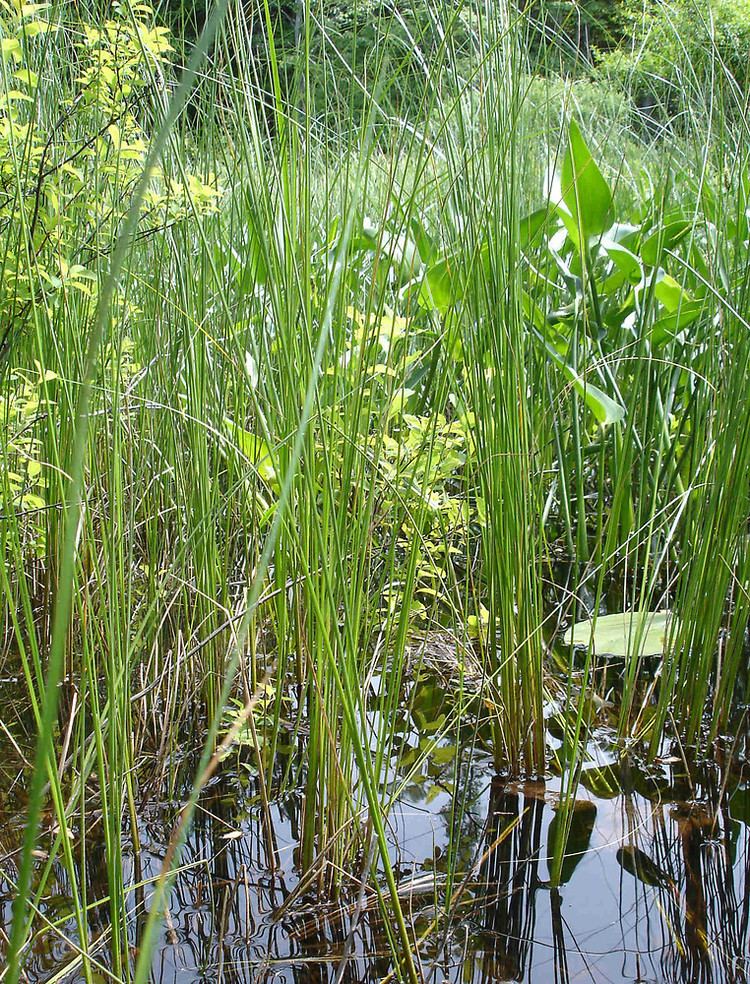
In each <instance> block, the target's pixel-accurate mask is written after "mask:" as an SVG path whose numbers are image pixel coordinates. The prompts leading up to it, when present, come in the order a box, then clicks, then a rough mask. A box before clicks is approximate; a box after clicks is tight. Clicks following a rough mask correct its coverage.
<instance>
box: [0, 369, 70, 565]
mask: <svg viewBox="0 0 750 984" xmlns="http://www.w3.org/2000/svg"><path fill="white" fill-rule="evenodd" d="M56 380H57V376H56V374H55V373H54V372H52V371H51V370H49V369H48V370H44V369H42V367H41V366H40V365H39V364H38V363H37V365H36V367H35V369H34V370H22V369H16V370H14V371H13V372H11V373H10V379H9V385H8V386H7V388H6V394H5V395H0V422H1V423H2V428H3V434H4V440H3V443H2V453H3V458H2V464H3V474H4V484H5V489H4V500H5V502H6V503H12V504H13V506H14V508H15V509H16V512H17V515H18V516H19V517H20V519H21V522H20V523H19V529H20V530H21V533H22V535H23V536H24V538H25V539H26V540H27V542H28V544H29V546H30V549H31V552H32V553H33V554H34V555H36V556H37V557H42V556H44V553H45V549H46V544H45V530H46V523H45V518H44V510H45V508H46V505H47V502H46V499H45V494H46V490H47V487H48V483H49V468H48V466H47V465H45V463H44V461H43V455H42V445H41V441H40V439H39V437H38V436H37V434H38V428H37V424H38V422H39V420H40V419H43V418H44V417H45V416H46V415H47V414H48V413H49V412H50V408H51V407H52V406H53V405H54V401H53V399H52V396H51V395H50V394H51V392H52V388H53V387H54V386H55V384H56Z"/></svg>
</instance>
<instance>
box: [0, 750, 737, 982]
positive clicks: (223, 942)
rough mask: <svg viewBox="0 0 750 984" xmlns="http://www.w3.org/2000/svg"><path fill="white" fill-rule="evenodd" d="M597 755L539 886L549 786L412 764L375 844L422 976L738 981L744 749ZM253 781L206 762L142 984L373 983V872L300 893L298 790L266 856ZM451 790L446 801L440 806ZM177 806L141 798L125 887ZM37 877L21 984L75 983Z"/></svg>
mask: <svg viewBox="0 0 750 984" xmlns="http://www.w3.org/2000/svg"><path fill="white" fill-rule="evenodd" d="M411 737H413V736H411ZM606 745H607V736H606V735H602V734H601V733H600V734H599V735H598V736H597V744H596V747H593V746H592V749H591V755H590V758H592V759H593V758H594V756H596V758H597V759H598V763H597V761H593V762H590V763H589V765H588V766H587V767H586V768H584V770H583V773H582V778H581V786H580V789H579V794H578V798H577V801H576V805H575V808H574V810H573V815H572V823H571V829H570V833H569V835H568V839H567V848H566V854H565V858H564V861H563V864H562V867H561V869H560V884H559V885H558V886H554V885H553V884H552V883H551V881H550V878H551V864H552V859H551V857H549V856H548V855H549V854H550V852H551V850H552V847H551V845H552V844H553V843H554V840H555V833H556V831H555V827H556V824H557V823H558V822H559V814H558V812H557V809H556V808H557V805H558V803H559V793H560V779H559V778H554V779H552V780H549V781H547V782H546V783H545V782H507V781H505V780H503V779H501V778H500V777H498V776H492V768H491V764H490V758H489V756H488V754H487V753H486V752H484V751H482V750H477V751H475V753H474V754H473V755H469V754H466V755H465V756H464V755H461V756H459V761H460V763H461V765H460V774H459V775H456V774H455V772H454V764H453V762H450V763H447V764H444V765H440V766H435V765H431V766H430V767H429V768H428V769H427V770H426V771H427V773H428V775H429V778H428V779H427V780H425V781H423V782H421V783H419V784H411V785H407V786H406V787H405V789H404V791H403V793H402V794H401V796H400V797H399V799H398V801H397V802H396V804H395V806H394V808H393V810H392V812H391V814H390V818H389V828H388V830H389V841H390V845H391V852H392V860H393V864H394V870H395V871H396V873H397V876H398V885H399V895H400V897H401V899H402V905H403V908H404V911H405V913H406V914H407V918H408V919H409V922H410V924H411V926H412V929H413V932H414V937H415V940H418V941H419V943H418V944H417V945H416V950H417V951H418V953H419V958H420V963H421V967H422V972H423V975H424V979H425V980H428V981H436V982H437V981H455V982H459V981H462V982H466V981H475V982H477V984H478V982H485V981H487V982H489V981H555V982H565V981H573V980H581V981H585V980H589V981H602V982H605V981H629V982H661V981H665V982H683V981H691V982H692V981H696V982H706V984H708V982H711V984H714V982H716V984H719V982H724V981H726V982H733V984H734V982H745V981H747V980H750V958H749V957H748V954H750V892H749V886H750V776H749V775H748V770H747V769H746V768H745V767H744V765H743V763H744V762H745V761H746V758H747V748H746V747H745V748H735V749H734V753H735V754H734V758H733V759H732V761H731V762H729V761H728V762H722V763H721V765H720V764H719V756H718V755H717V759H716V760H715V761H707V762H706V761H704V762H700V763H696V764H691V766H690V768H689V769H687V768H686V765H685V762H684V759H683V757H682V756H681V755H679V754H671V753H672V752H673V751H674V750H673V749H669V748H665V754H664V755H663V756H662V757H661V758H658V759H657V760H656V762H655V763H654V764H651V765H649V766H646V765H643V764H642V763H640V762H638V761H636V760H635V759H633V758H631V759H629V760H628V761H627V764H623V762H620V763H618V762H617V761H616V760H614V761H613V760H612V757H611V756H610V757H609V758H607V756H606V753H602V749H603V748H605V747H606ZM438 758H439V757H438ZM6 761H7V760H6ZM227 764H228V763H227ZM254 786H255V780H254V779H253V778H252V776H251V777H250V778H248V776H247V775H245V774H244V770H243V769H242V768H240V769H234V768H231V769H230V768H226V767H225V769H224V770H223V771H222V773H221V774H220V775H219V776H218V777H216V778H215V779H214V780H213V782H212V783H211V784H210V785H209V786H208V787H207V788H206V790H205V792H204V795H203V797H202V800H201V803H200V808H199V811H198V813H197V814H196V820H195V823H194V825H193V828H192V830H191V833H190V836H189V839H188V842H187V844H186V847H185V850H184V852H183V856H182V867H181V870H180V873H179V876H178V879H177V882H176V884H175V887H174V891H173V892H172V895H171V899H170V903H169V913H168V916H167V919H166V921H165V926H164V930H163V933H162V936H161V939H160V941H159V945H158V948H157V950H156V951H155V954H154V958H153V965H152V967H153V969H152V979H153V980H155V981H158V982H163V984H172V982H175V984H176V982H193V981H195V982H198V981H219V980H221V981H228V982H245V981H248V982H249V981H275V982H287V981H289V982H292V981H294V982H323V981H330V982H334V981H336V982H338V981H339V980H342V981H366V980H367V981H370V980H371V981H376V980H383V979H391V975H393V974H394V972H395V968H394V965H393V961H392V957H391V955H390V952H389V947H388V932H387V931H388V927H386V926H385V925H384V923H383V918H382V915H381V910H380V908H379V906H378V901H377V894H376V880H372V881H371V884H370V885H368V887H367V890H366V891H365V892H364V893H362V892H360V891H359V886H358V881H359V872H355V873H353V875H352V879H351V881H352V884H353V888H352V889H351V890H346V889H345V891H344V892H343V893H342V896H341V897H340V898H339V899H338V901H336V902H335V903H334V902H327V901H326V900H325V899H321V898H320V897H319V896H318V895H316V894H315V893H314V892H309V893H308V892H306V891H305V886H304V885H300V882H299V876H298V866H297V861H298V850H299V842H300V824H301V810H302V808H303V795H302V792H301V790H292V791H291V792H287V793H286V794H284V795H281V796H279V797H277V799H276V800H275V802H274V803H273V805H272V819H273V825H272V826H273V832H272V839H273V849H272V854H273V857H271V856H269V851H271V847H270V845H269V838H268V833H267V832H265V833H264V828H263V823H262V815H261V812H260V808H259V805H258V798H257V795H256V790H255V789H254ZM454 790H463V791H464V793H463V798H464V801H465V806H464V808H463V810H461V811H460V812H459V813H458V814H457V813H456V811H455V809H454V806H455V804H454V801H453V798H454ZM13 795H20V794H17V793H16V794H9V796H7V797H6V798H5V800H0V807H2V808H3V812H4V813H5V816H3V817H0V821H1V822H0V830H2V834H1V835H0V856H2V857H3V861H2V863H0V872H2V873H3V877H4V873H6V872H8V870H9V868H12V864H13V857H14V855H15V852H16V851H17V849H18V844H19V843H20V838H21V835H22V821H21V819H20V818H21V816H22V809H21V804H20V803H16V804H15V805H14V802H13ZM455 795H456V796H457V795H458V793H456V794H455ZM180 806H181V803H179V802H154V801H152V802H150V803H147V804H145V805H144V806H143V808H142V810H141V829H140V841H141V852H140V856H139V857H138V859H137V863H136V858H134V856H133V854H132V853H130V854H128V855H127V868H126V871H125V872H124V876H125V884H129V883H130V884H133V883H137V882H138V881H139V879H140V880H142V881H145V882H146V883H148V881H149V880H150V879H154V878H155V877H157V876H158V874H159V872H160V870H161V866H162V862H163V858H164V856H165V852H166V850H167V845H168V842H169V838H170V835H171V833H172V830H173V824H174V822H175V819H176V816H177V813H178V811H179V808H180ZM457 817H458V819H457ZM89 823H90V827H91V829H90V830H89V832H88V834H87V852H88V865H87V870H88V872H89V882H88V884H87V886H86V890H87V896H88V898H89V900H95V899H103V898H104V897H105V896H106V892H107V888H106V886H107V878H106V857H105V852H104V846H103V840H102V838H101V837H99V836H98V835H97V833H96V830H97V823H96V818H95V817H92V818H89ZM451 830H453V837H452V838H451ZM451 857H452V858H453V862H452V864H453V869H452V875H453V877H452V880H451V879H450V877H449V873H450V871H451V868H450V862H449V860H448V859H449V858H451ZM40 863H43V859H40ZM97 872H98V875H97ZM449 881H450V884H451V885H452V888H451V889H450V891H449V890H447V889H446V885H447V884H448V883H449ZM52 884H54V891H48V893H47V894H46V895H45V897H44V898H43V899H42V902H41V906H40V909H41V912H42V913H43V915H44V916H45V917H46V919H47V920H49V921H50V922H56V923H57V926H58V929H59V930H61V931H62V932H61V933H60V934H55V933H50V932H47V933H41V934H39V935H38V936H37V937H36V938H35V940H34V941H33V943H32V955H31V957H30V959H29V960H28V961H27V964H26V976H27V980H28V981H30V982H44V981H47V980H50V979H55V980H65V981H77V980H83V977H82V976H81V975H80V973H79V972H76V971H72V972H71V973H69V974H68V975H66V976H65V977H63V978H61V977H59V970H60V968H61V967H63V966H65V965H70V960H71V957H73V956H74V953H73V950H72V949H71V947H70V944H69V943H67V942H66V941H65V939H64V937H67V938H68V940H75V935H76V930H75V925H74V922H73V920H72V918H71V919H68V918H67V917H66V913H67V912H68V911H70V907H69V894H70V893H69V886H68V885H67V883H66V880H65V875H64V873H63V871H62V869H60V870H59V872H57V876H56V880H55V881H53V883H52ZM149 891H150V889H146V892H145V895H146V899H145V901H146V904H147V902H148V894H149ZM11 898H12V888H11V886H10V885H9V883H8V881H7V880H5V881H3V880H2V879H0V907H1V909H0V911H1V912H2V916H3V920H4V923H5V925H8V920H9V917H10V906H11ZM446 900H448V901H449V903H450V904H449V905H446ZM446 908H447V909H448V915H447V917H446ZM131 911H132V917H133V918H132V920H131V926H132V938H131V944H132V953H133V955H134V956H135V954H136V952H137V937H138V932H139V927H140V926H141V925H142V924H143V919H144V913H145V907H144V892H143V890H134V891H133V892H132V893H131ZM106 920H107V908H106V905H101V906H96V905H94V906H92V907H91V909H90V914H89V926H90V938H91V940H95V939H97V938H99V939H101V941H102V946H101V947H100V948H99V949H98V951H97V952H98V959H99V960H100V961H101V963H102V964H103V965H104V966H106V962H107V956H106V952H107V951H106V942H107V935H108V927H107V924H106ZM345 956H346V959H345V960H344V961H343V964H342V958H344V957H345ZM337 975H339V976H337ZM94 979H95V980H105V979H106V978H105V977H96V975H95V977H94ZM393 979H395V978H393Z"/></svg>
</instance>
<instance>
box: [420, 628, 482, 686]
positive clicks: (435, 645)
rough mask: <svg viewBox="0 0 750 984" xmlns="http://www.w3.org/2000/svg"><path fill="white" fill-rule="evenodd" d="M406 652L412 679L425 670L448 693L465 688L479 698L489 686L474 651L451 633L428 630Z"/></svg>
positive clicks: (469, 644) (441, 630)
mask: <svg viewBox="0 0 750 984" xmlns="http://www.w3.org/2000/svg"><path fill="white" fill-rule="evenodd" d="M406 651H407V660H408V664H407V665H408V670H409V673H410V674H411V675H416V674H417V673H419V672H420V671H421V670H426V671H427V672H429V673H431V674H432V675H433V676H435V678H436V679H437V680H438V682H439V683H440V684H441V685H442V686H443V687H444V688H446V689H449V688H450V689H456V687H458V686H460V685H461V684H463V688H464V690H465V691H467V692H469V693H476V694H479V693H480V692H481V690H482V688H483V686H484V684H485V683H486V679H487V678H486V674H485V672H484V670H483V668H482V664H481V662H480V660H479V659H478V657H477V654H476V653H475V651H474V647H473V646H472V645H471V643H467V642H465V641H464V640H462V639H459V638H458V637H457V636H456V634H455V633H454V632H451V631H450V630H449V629H428V630H426V631H424V632H420V633H419V634H417V635H413V636H412V637H411V639H410V641H409V645H408V646H407V647H406Z"/></svg>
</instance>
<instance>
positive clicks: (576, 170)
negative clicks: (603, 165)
mask: <svg viewBox="0 0 750 984" xmlns="http://www.w3.org/2000/svg"><path fill="white" fill-rule="evenodd" d="M560 186H561V191H562V198H563V202H564V203H565V205H566V207H567V209H568V211H569V213H570V216H571V217H572V219H573V221H574V222H575V224H576V226H577V227H578V228H579V230H580V231H581V232H582V233H583V238H584V241H588V239H589V238H590V237H591V236H600V235H601V234H602V233H604V232H606V231H607V229H609V227H610V226H611V225H612V221H613V203H612V192H611V191H610V189H609V185H608V184H607V182H606V181H605V180H604V176H603V175H602V172H601V171H600V170H599V167H598V165H597V163H596V161H595V160H594V158H593V157H592V156H591V151H590V150H589V148H588V146H587V144H586V141H585V140H584V139H583V136H582V134H581V131H580V129H579V128H578V124H577V123H576V122H575V120H571V121H570V126H569V129H568V147H567V150H566V152H565V156H564V158H563V162H562V169H561V174H560Z"/></svg>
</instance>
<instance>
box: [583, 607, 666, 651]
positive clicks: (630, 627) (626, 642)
mask: <svg viewBox="0 0 750 984" xmlns="http://www.w3.org/2000/svg"><path fill="white" fill-rule="evenodd" d="M673 619H674V616H673V615H672V614H671V613H670V612H668V611H658V612H617V613H616V614H614V615H601V616H600V617H599V618H597V619H596V622H595V623H594V622H593V621H592V620H591V619H586V620H585V621H583V622H576V624H575V625H574V626H572V627H571V628H570V629H568V631H567V632H566V633H565V636H564V642H565V644H566V645H568V646H570V645H573V646H588V645H589V644H591V645H592V646H593V648H594V651H595V652H596V653H597V654H598V655H600V656H601V655H608V656H628V655H629V654H630V653H632V652H633V651H634V650H636V649H637V651H638V652H639V653H640V655H641V656H660V655H661V654H662V653H663V652H664V645H665V643H666V640H667V636H668V634H669V631H670V629H671V627H672V620H673ZM592 628H593V632H592Z"/></svg>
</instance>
